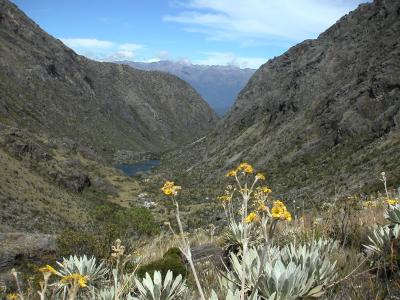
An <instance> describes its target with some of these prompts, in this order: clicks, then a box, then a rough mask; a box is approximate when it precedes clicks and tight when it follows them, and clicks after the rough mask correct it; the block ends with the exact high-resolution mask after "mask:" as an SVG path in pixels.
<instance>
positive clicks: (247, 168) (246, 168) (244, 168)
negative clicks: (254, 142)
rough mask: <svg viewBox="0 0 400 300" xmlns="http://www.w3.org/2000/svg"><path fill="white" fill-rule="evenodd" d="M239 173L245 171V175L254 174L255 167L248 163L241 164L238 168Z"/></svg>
mask: <svg viewBox="0 0 400 300" xmlns="http://www.w3.org/2000/svg"><path fill="white" fill-rule="evenodd" d="M237 170H238V171H243V172H244V173H247V174H251V173H253V172H254V169H253V167H252V166H251V165H250V164H248V163H241V164H240V165H239V167H238V168H237Z"/></svg>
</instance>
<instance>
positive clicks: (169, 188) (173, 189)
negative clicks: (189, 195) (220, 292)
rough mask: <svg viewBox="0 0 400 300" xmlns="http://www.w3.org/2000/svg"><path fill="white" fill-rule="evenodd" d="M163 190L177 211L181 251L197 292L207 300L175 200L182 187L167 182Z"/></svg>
mask: <svg viewBox="0 0 400 300" xmlns="http://www.w3.org/2000/svg"><path fill="white" fill-rule="evenodd" d="M161 190H162V191H163V193H164V194H165V195H167V196H170V197H171V199H172V203H173V204H174V206H175V210H176V212H175V216H176V221H177V223H178V228H179V237H180V244H179V249H180V250H181V252H182V253H183V255H184V256H185V257H186V259H187V261H188V263H189V265H190V269H191V270H192V274H193V277H194V279H195V282H196V286H197V290H198V292H199V294H200V298H201V299H202V300H205V299H206V298H205V296H204V292H203V288H202V287H201V284H200V280H199V277H198V275H197V271H196V268H195V266H194V262H193V259H192V250H191V248H190V243H189V240H188V239H187V237H186V236H185V233H184V231H183V227H182V222H181V219H180V212H179V203H178V201H177V200H176V199H175V196H176V195H178V191H180V190H181V187H180V186H177V185H175V184H174V182H172V181H167V182H165V184H164V186H163V187H162V188H161ZM170 229H171V231H172V233H173V234H174V235H175V232H174V230H173V229H172V227H170Z"/></svg>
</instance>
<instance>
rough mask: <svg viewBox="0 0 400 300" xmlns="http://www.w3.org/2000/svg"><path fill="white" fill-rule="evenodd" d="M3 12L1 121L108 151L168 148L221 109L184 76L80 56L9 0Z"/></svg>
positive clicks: (203, 127)
mask: <svg viewBox="0 0 400 300" xmlns="http://www.w3.org/2000/svg"><path fill="white" fill-rule="evenodd" d="M0 13H1V17H0V45H1V46H0V120H1V122H3V123H6V124H7V125H11V126H16V127H20V128H29V130H31V131H34V132H39V133H46V134H49V135H51V136H54V137H59V138H61V137H67V138H70V139H72V140H74V141H77V142H78V143H80V144H87V145H92V146H93V147H94V150H96V151H97V152H98V153H100V154H101V155H103V154H104V156H106V157H107V156H108V157H109V158H112V154H113V153H114V152H115V151H117V150H119V149H129V150H131V151H162V150H165V149H168V148H171V147H175V146H178V145H180V144H182V143H187V142H189V141H191V140H192V139H194V138H196V137H197V136H201V135H203V134H204V133H205V132H206V131H207V130H209V129H210V128H213V127H214V125H215V122H216V120H217V117H216V115H215V113H214V112H213V111H212V110H211V109H210V107H209V106H208V105H207V103H206V102H204V100H202V99H201V97H200V96H199V95H198V94H197V93H196V92H195V91H194V90H193V89H192V88H191V87H190V86H189V85H188V84H187V83H185V82H184V81H183V80H180V79H178V78H177V77H175V76H173V75H169V74H164V73H161V72H145V71H140V70H134V69H132V68H130V67H128V66H125V65H117V64H113V63H100V62H96V61H92V60H89V59H87V58H85V57H82V56H79V55H77V54H76V53H75V52H74V51H72V50H71V49H69V48H67V47H66V46H65V45H64V44H63V43H62V42H61V41H59V40H57V39H55V38H53V37H52V36H50V35H48V34H47V33H45V32H44V31H43V30H42V29H41V28H40V27H39V26H38V25H36V24H35V23H34V22H33V21H31V20H30V19H29V18H28V17H27V16H26V15H25V14H24V13H22V12H21V11H20V10H19V9H18V8H17V7H16V6H15V5H14V4H12V3H11V2H9V1H8V0H0ZM85 152H86V153H87V151H85Z"/></svg>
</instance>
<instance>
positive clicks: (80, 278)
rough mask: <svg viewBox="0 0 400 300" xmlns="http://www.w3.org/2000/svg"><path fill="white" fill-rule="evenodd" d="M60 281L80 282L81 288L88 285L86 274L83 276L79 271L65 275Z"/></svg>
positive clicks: (68, 282)
mask: <svg viewBox="0 0 400 300" xmlns="http://www.w3.org/2000/svg"><path fill="white" fill-rule="evenodd" d="M60 282H61V283H63V284H78V285H79V287H81V288H84V287H87V278H86V276H82V275H81V274H78V273H74V274H71V275H65V276H63V277H62V278H61V280H60Z"/></svg>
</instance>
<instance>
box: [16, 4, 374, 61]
mask: <svg viewBox="0 0 400 300" xmlns="http://www.w3.org/2000/svg"><path fill="white" fill-rule="evenodd" d="M13 2H14V3H15V4H17V5H18V6H19V7H20V8H21V9H22V10H23V11H24V12H25V13H26V14H27V15H28V16H29V17H30V18H32V19H33V20H34V21H35V22H36V23H38V24H39V25H40V26H41V27H42V28H43V29H44V30H46V31H47V32H48V33H50V34H51V35H53V36H55V37H56V38H59V39H61V40H63V41H64V43H65V44H67V45H68V46H69V47H71V48H72V49H74V50H75V51H76V52H78V53H79V54H82V55H85V56H88V57H90V58H93V59H96V60H101V61H113V60H125V59H126V60H133V61H149V62H150V61H157V60H164V59H169V60H182V61H189V62H192V63H196V64H209V65H229V64H232V65H237V66H240V67H252V68H257V67H259V66H260V65H261V64H262V63H264V62H266V61H267V60H268V59H269V58H272V57H274V56H277V55H280V54H282V53H283V52H285V51H286V50H287V49H288V48H289V47H290V46H293V45H295V44H297V43H299V42H301V41H303V40H304V39H309V38H316V37H317V36H318V34H319V33H321V32H322V31H324V30H325V29H327V28H328V27H329V26H330V25H332V24H334V23H335V21H336V20H338V19H339V18H340V17H341V16H343V15H344V14H346V13H348V12H349V11H351V10H353V9H355V8H356V7H357V6H358V4H360V3H362V2H366V1H365V0H279V1H278V0H170V1H168V0H165V1H161V0H113V1H111V0H96V1H95V0H13Z"/></svg>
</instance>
